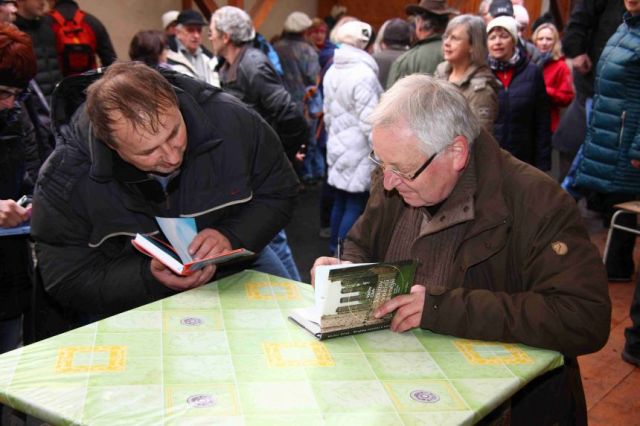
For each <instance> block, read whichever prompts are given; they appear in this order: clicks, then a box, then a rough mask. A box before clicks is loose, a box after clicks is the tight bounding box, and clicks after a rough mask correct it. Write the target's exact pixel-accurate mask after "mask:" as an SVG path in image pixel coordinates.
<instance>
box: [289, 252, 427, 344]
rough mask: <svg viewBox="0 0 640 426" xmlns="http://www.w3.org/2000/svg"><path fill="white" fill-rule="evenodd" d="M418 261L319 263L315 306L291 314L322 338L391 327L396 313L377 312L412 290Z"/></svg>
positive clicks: (303, 325)
mask: <svg viewBox="0 0 640 426" xmlns="http://www.w3.org/2000/svg"><path fill="white" fill-rule="evenodd" d="M417 265H418V264H417V262H416V261H413V260H405V261H400V262H384V263H360V264H339V265H327V266H319V267H316V272H315V304H314V306H310V307H308V308H301V309H295V310H293V311H292V312H291V314H290V316H289V318H290V319H291V320H292V321H294V322H296V323H297V324H298V325H300V326H301V327H303V328H305V329H306V330H307V331H309V332H310V333H312V334H313V335H314V336H316V337H317V338H318V339H320V340H323V339H328V338H331V337H338V336H346V335H350V334H357V333H364V332H366V331H372V330H379V329H383V328H387V327H389V324H390V323H391V319H392V317H393V313H389V314H387V315H385V316H384V317H382V318H375V317H374V313H375V311H376V309H378V308H379V307H380V306H382V305H383V304H384V303H386V302H387V301H389V300H390V299H391V298H393V297H395V296H398V295H400V294H407V293H409V291H410V290H411V286H412V285H413V279H414V276H415V271H416V268H417Z"/></svg>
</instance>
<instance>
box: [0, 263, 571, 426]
mask: <svg viewBox="0 0 640 426" xmlns="http://www.w3.org/2000/svg"><path fill="white" fill-rule="evenodd" d="M312 300H313V295H312V289H311V287H310V286H308V285H306V284H300V283H296V282H292V281H288V280H284V279H281V278H277V277H273V276H270V275H266V274H262V273H258V272H252V271H246V272H243V273H240V274H237V275H234V276H231V277H228V278H226V279H223V280H220V281H218V282H214V283H212V284H208V285H206V286H204V287H201V288H198V289H194V290H191V291H188V292H185V293H182V294H178V295H176V296H173V297H170V298H167V299H164V300H161V301H158V302H155V303H151V304H149V305H146V306H142V307H140V308H137V309H133V310H131V311H128V312H124V313H122V314H119V315H115V316H113V317H110V318H107V319H104V320H102V321H98V322H96V323H93V324H90V325H87V326H85V327H82V328H79V329H76V330H73V331H70V332H67V333H64V334H61V335H59V336H56V337H53V338H50V339H47V340H43V341H41V342H38V343H35V344H32V345H29V346H27V347H25V348H21V349H17V350H15V351H12V352H8V353H6V354H3V355H2V356H0V402H2V403H4V404H7V405H11V406H13V407H15V408H17V409H19V410H20V411H23V412H26V413H28V414H32V415H34V416H36V417H38V418H40V419H42V420H46V421H48V422H50V423H52V424H88V425H110V426H111V425H115V424H131V425H147V424H149V425H162V424H164V425H191V424H197V425H210V424H213V423H215V424H225V425H226V424H229V425H236V424H246V425H254V424H291V425H298V424H304V425H305V426H311V425H328V424H331V425H332V424H342V425H344V424H347V425H349V426H356V425H380V424H385V425H387V424H389V425H394V424H469V423H473V422H475V421H478V420H479V419H481V418H482V417H483V416H485V415H486V414H487V413H489V412H490V411H491V410H492V409H494V408H495V407H497V406H498V405H500V404H501V403H502V402H504V401H506V400H508V399H509V397H510V396H511V395H513V394H514V393H515V392H516V391H517V390H518V389H520V388H521V387H523V386H524V385H525V384H526V383H527V382H529V381H530V380H532V379H533V378H535V377H536V376H538V375H540V374H542V373H544V372H546V371H549V370H551V369H553V368H556V367H558V366H560V365H562V356H561V355H560V354H558V353H556V352H552V351H547V350H541V349H536V348H531V347H527V346H524V345H513V344H502V343H489V342H480V341H471V340H464V339H457V338H453V337H449V336H441V335H437V334H433V333H430V332H427V331H423V330H415V331H413V332H408V333H403V334H397V333H392V332H390V331H389V330H384V331H378V332H372V333H365V334H360V335H357V336H348V337H341V338H336V339H330V340H327V341H323V342H319V341H317V340H316V339H315V338H314V337H313V336H311V335H310V334H308V333H307V332H306V331H305V330H303V329H301V328H300V327H298V326H297V325H296V324H294V323H292V322H291V321H289V320H287V314H288V312H289V311H290V310H291V309H292V308H298V307H304V306H308V305H310V304H311V303H312ZM214 418H215V419H214ZM214 420H215V421H214Z"/></svg>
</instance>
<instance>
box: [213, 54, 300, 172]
mask: <svg viewBox="0 0 640 426" xmlns="http://www.w3.org/2000/svg"><path fill="white" fill-rule="evenodd" d="M219 74H220V84H221V86H222V88H223V89H224V90H225V91H226V92H229V93H231V94H232V95H233V96H235V97H237V98H238V99H240V100H242V101H243V102H244V103H245V104H247V105H249V106H250V107H251V108H253V109H255V110H256V111H257V112H258V114H260V115H261V116H262V118H264V119H265V120H266V121H267V122H268V123H269V124H270V125H271V126H272V127H273V128H274V130H275V131H276V133H277V134H278V136H280V139H281V141H282V145H283V147H284V151H285V153H286V154H287V158H289V160H290V161H291V162H293V161H294V159H295V155H296V152H298V150H299V149H300V146H301V145H302V144H304V143H306V142H307V140H308V132H309V128H308V126H307V121H306V120H305V118H304V115H303V114H302V112H301V111H300V109H299V108H298V107H297V106H296V103H295V102H294V101H293V100H292V99H291V95H290V94H289V92H287V90H286V89H285V87H284V85H283V83H282V80H281V79H280V77H279V76H278V73H277V72H276V70H275V69H274V68H273V65H271V62H269V58H267V56H266V55H265V54H264V53H263V52H262V51H260V50H258V49H256V48H254V47H250V46H248V45H247V46H246V47H244V48H243V50H242V52H241V53H240V55H239V56H238V58H237V60H236V62H235V63H234V64H233V65H231V66H229V65H228V64H224V65H223V66H222V67H221V68H220V69H219Z"/></svg>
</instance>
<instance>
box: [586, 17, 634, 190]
mask: <svg viewBox="0 0 640 426" xmlns="http://www.w3.org/2000/svg"><path fill="white" fill-rule="evenodd" d="M583 151H584V158H583V159H582V161H581V163H580V167H579V169H578V172H577V175H576V186H579V187H582V188H587V189H590V190H594V191H597V192H601V193H625V194H640V169H636V168H634V167H633V166H632V165H631V160H632V159H636V160H640V16H634V17H632V16H631V15H629V14H628V13H627V14H625V16H624V21H623V23H622V24H621V25H620V27H618V30H617V31H616V33H615V34H614V35H613V36H612V37H611V38H610V39H609V41H608V42H607V45H606V47H605V49H604V51H603V52H602V56H600V61H599V62H598V67H597V70H596V80H595V97H594V102H593V112H592V114H591V121H590V123H589V128H588V130H587V136H586V139H585V142H584V150H583Z"/></svg>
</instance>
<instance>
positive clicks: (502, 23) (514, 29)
mask: <svg viewBox="0 0 640 426" xmlns="http://www.w3.org/2000/svg"><path fill="white" fill-rule="evenodd" d="M496 27H500V28H504V29H505V30H507V31H508V32H509V34H511V37H513V41H515V42H517V41H518V22H517V21H516V20H515V18H512V17H511V16H504V15H503V16H498V17H497V18H493V19H492V20H491V22H489V25H487V34H489V33H490V32H491V30H492V29H494V28H496Z"/></svg>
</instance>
